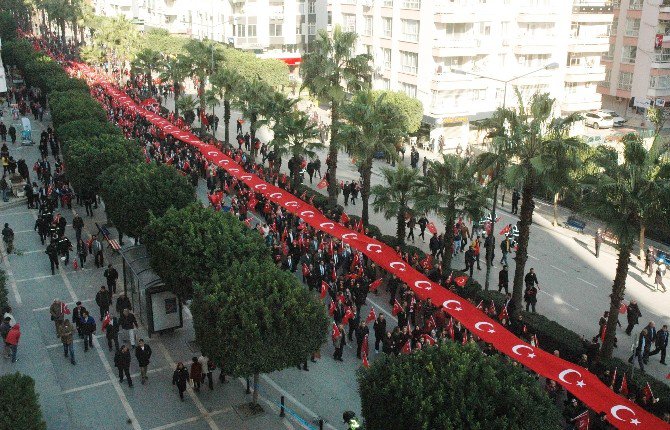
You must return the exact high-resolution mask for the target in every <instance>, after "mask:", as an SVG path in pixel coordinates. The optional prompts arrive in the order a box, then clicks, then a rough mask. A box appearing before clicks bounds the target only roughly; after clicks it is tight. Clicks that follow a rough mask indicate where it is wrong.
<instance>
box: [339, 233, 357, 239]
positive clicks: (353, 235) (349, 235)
mask: <svg viewBox="0 0 670 430" xmlns="http://www.w3.org/2000/svg"><path fill="white" fill-rule="evenodd" d="M346 239H358V235H357V234H356V233H345V234H343V235H342V240H346Z"/></svg>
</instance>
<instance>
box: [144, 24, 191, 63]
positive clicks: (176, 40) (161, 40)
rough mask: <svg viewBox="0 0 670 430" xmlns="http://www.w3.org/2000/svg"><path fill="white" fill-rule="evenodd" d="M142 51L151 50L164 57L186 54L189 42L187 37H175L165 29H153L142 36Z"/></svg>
mask: <svg viewBox="0 0 670 430" xmlns="http://www.w3.org/2000/svg"><path fill="white" fill-rule="evenodd" d="M142 36H143V37H142V39H141V40H140V49H141V50H144V49H151V50H153V51H157V52H160V53H161V54H162V55H164V56H176V55H179V54H184V53H185V51H184V45H185V44H186V42H187V41H188V39H187V38H185V37H180V36H175V35H173V34H171V33H170V32H169V31H167V30H166V29H164V28H152V29H149V30H148V31H146V32H145V33H144V34H143V35H142Z"/></svg>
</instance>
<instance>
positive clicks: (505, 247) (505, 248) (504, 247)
mask: <svg viewBox="0 0 670 430" xmlns="http://www.w3.org/2000/svg"><path fill="white" fill-rule="evenodd" d="M511 249H512V244H511V242H510V241H509V237H508V236H505V238H504V239H503V240H502V242H500V251H502V258H501V259H500V264H502V265H505V266H507V265H509V263H507V254H509V252H510V250H511Z"/></svg>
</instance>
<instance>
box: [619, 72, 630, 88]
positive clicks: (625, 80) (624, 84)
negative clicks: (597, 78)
mask: <svg viewBox="0 0 670 430" xmlns="http://www.w3.org/2000/svg"><path fill="white" fill-rule="evenodd" d="M632 85H633V74H632V73H630V72H619V84H618V86H617V88H619V89H620V90H624V91H630V89H631V86H632Z"/></svg>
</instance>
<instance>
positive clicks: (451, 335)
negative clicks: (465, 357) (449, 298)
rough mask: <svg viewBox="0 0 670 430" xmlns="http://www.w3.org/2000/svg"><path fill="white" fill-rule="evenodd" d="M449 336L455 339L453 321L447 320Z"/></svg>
mask: <svg viewBox="0 0 670 430" xmlns="http://www.w3.org/2000/svg"><path fill="white" fill-rule="evenodd" d="M448 329H449V337H450V338H451V340H456V334H455V333H454V323H453V321H451V320H449V327H448Z"/></svg>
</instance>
